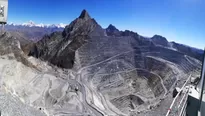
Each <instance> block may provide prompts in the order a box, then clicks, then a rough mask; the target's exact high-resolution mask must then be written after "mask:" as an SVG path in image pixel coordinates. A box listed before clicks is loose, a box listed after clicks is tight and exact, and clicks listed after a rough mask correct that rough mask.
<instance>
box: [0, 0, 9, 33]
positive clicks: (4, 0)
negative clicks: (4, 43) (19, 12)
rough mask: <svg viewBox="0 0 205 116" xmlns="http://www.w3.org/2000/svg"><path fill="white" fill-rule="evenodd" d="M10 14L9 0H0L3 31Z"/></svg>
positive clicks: (0, 19)
mask: <svg viewBox="0 0 205 116" xmlns="http://www.w3.org/2000/svg"><path fill="white" fill-rule="evenodd" d="M7 16H8V0H0V24H2V32H3V31H4V25H5V24H6V23H7Z"/></svg>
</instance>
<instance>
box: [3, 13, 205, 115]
mask: <svg viewBox="0 0 205 116" xmlns="http://www.w3.org/2000/svg"><path fill="white" fill-rule="evenodd" d="M15 36H16V35H13V34H12V33H5V34H3V35H2V36H0V53H1V54H0V74H1V75H0V80H1V81H0V82H1V83H2V85H3V88H5V90H6V91H9V92H10V93H11V94H12V95H13V96H17V98H19V99H20V100H21V101H22V102H23V103H24V104H27V105H30V106H32V107H33V108H34V109H35V112H37V113H44V114H46V115H56V116H57V115H68V116H75V115H86V116H87V115H91V116H103V115H108V116H145V115H146V116H164V115H165V113H166V112H167V109H168V108H169V105H170V104H171V101H172V100H173V98H172V90H173V88H174V87H181V85H182V84H183V83H184V80H186V79H187V77H188V76H189V75H190V74H191V75H192V77H193V78H196V77H198V76H199V75H200V68H201V60H202V57H203V51H202V50H199V49H195V48H191V47H188V46H185V45H181V44H177V43H175V42H168V41H167V39H166V38H165V37H162V36H160V35H154V36H153V37H151V38H147V37H144V36H141V35H139V34H138V33H136V32H133V31H129V30H125V31H120V30H118V29H117V28H116V27H115V26H113V25H109V26H108V28H106V29H103V28H102V27H101V26H100V25H99V24H98V23H97V22H96V21H95V19H93V18H91V16H90V15H89V14H88V12H87V11H86V10H83V11H82V12H81V14H80V16H79V17H78V18H76V19H75V20H74V21H72V22H71V23H70V24H69V25H67V26H66V27H65V29H64V30H63V31H62V32H61V31H59V32H53V33H51V34H50V35H45V36H44V37H43V38H42V39H41V40H40V41H38V42H36V43H35V44H33V45H30V46H29V47H28V49H27V50H29V51H28V53H29V54H28V56H27V55H26V54H25V52H23V51H25V50H23V48H22V47H21V45H20V44H21V42H19V40H20V39H22V38H21V37H19V38H20V39H17V37H15ZM34 57H35V58H34ZM0 103H1V101H0ZM15 107H17V106H15ZM0 108H1V107H0ZM20 109H21V108H20ZM27 112H30V113H31V114H32V115H35V113H32V112H33V110H32V111H31V110H29V109H28V110H27ZM31 114H27V115H31Z"/></svg>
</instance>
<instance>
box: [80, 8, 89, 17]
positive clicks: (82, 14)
mask: <svg viewBox="0 0 205 116" xmlns="http://www.w3.org/2000/svg"><path fill="white" fill-rule="evenodd" d="M79 18H80V19H91V17H90V15H89V14H88V12H87V11H86V10H85V9H83V11H82V12H81V14H80V16H79Z"/></svg>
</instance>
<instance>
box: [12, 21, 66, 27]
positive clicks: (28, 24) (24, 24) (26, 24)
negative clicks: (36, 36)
mask: <svg viewBox="0 0 205 116" xmlns="http://www.w3.org/2000/svg"><path fill="white" fill-rule="evenodd" d="M8 25H13V26H17V25H18V26H27V27H42V28H65V26H66V24H64V23H60V24H43V23H40V24H36V23H34V22H33V21H32V20H30V21H28V22H26V23H22V24H14V23H13V22H11V23H8Z"/></svg>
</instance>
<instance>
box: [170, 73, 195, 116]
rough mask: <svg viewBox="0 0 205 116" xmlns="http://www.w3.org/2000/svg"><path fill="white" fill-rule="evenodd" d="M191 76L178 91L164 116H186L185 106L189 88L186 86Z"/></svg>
mask: <svg viewBox="0 0 205 116" xmlns="http://www.w3.org/2000/svg"><path fill="white" fill-rule="evenodd" d="M190 79H191V75H190V76H189V78H188V79H187V80H186V81H185V83H184V85H183V86H182V87H181V89H180V91H179V92H178V93H177V95H176V96H175V98H174V99H173V101H172V103H171V105H170V107H169V109H168V111H167V113H166V116H185V115H186V106H187V98H188V93H189V88H190V86H186V85H187V83H188V82H189V81H190Z"/></svg>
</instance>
